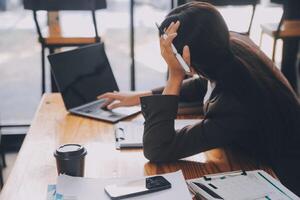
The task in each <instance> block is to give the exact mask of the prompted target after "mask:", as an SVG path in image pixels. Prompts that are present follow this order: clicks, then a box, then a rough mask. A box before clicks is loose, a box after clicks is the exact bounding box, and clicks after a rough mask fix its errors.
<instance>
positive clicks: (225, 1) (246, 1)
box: [178, 0, 259, 35]
mask: <svg viewBox="0 0 300 200" xmlns="http://www.w3.org/2000/svg"><path fill="white" fill-rule="evenodd" d="M190 1H191V0H178V5H181V4H183V3H186V2H190ZM201 1H202V2H207V3H211V4H213V5H214V6H252V13H251V19H250V22H249V26H248V30H247V31H246V32H242V33H241V34H245V35H249V34H250V31H251V27H252V24H253V19H254V15H255V10H256V6H257V4H258V2H259V0H201Z"/></svg>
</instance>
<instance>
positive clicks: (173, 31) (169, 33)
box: [160, 21, 190, 80]
mask: <svg viewBox="0 0 300 200" xmlns="http://www.w3.org/2000/svg"><path fill="white" fill-rule="evenodd" d="M179 26H180V22H179V21H177V22H176V23H174V22H172V23H171V24H170V25H169V27H168V28H167V30H166V31H165V33H166V37H165V38H164V37H163V36H162V37H161V38H160V50H161V55H162V57H163V58H164V60H165V61H166V63H167V65H168V69H169V77H170V78H172V79H177V80H183V79H184V77H185V75H186V72H185V71H184V69H183V67H182V66H181V64H180V63H179V62H178V60H177V58H176V56H175V54H174V53H173V51H172V46H171V45H172V43H173V40H174V39H175V38H176V36H177V30H178V28H179ZM182 57H183V59H184V60H185V62H186V63H187V64H188V66H190V51H189V48H188V46H184V48H183V55H182Z"/></svg>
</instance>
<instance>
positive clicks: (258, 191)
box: [187, 170, 300, 200]
mask: <svg viewBox="0 0 300 200" xmlns="http://www.w3.org/2000/svg"><path fill="white" fill-rule="evenodd" d="M187 183H188V186H189V188H190V190H191V191H193V192H194V193H196V194H197V196H199V197H201V198H202V199H208V200H216V199H225V200H227V199H228V200H299V199H300V198H299V197H297V196H296V195H295V194H293V193H292V192H291V191H289V190H288V189H287V188H286V187H284V186H283V185H282V184H281V183H280V182H279V181H277V180H275V179H274V178H273V177H271V176H270V175H269V174H267V173H266V172H264V171H262V170H254V171H247V172H234V173H226V174H216V175H211V176H206V177H203V178H198V179H192V180H188V181H187ZM199 199H200V198H199Z"/></svg>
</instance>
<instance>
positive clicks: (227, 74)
mask: <svg viewBox="0 0 300 200" xmlns="http://www.w3.org/2000/svg"><path fill="white" fill-rule="evenodd" d="M161 28H162V29H164V30H165V32H166V34H167V35H168V37H167V38H166V39H163V38H162V37H161V38H160V45H161V54H162V56H163V58H164V59H165V61H166V63H167V65H168V70H169V78H168V81H167V83H166V86H165V87H164V88H163V89H162V90H159V89H158V90H153V91H152V92H141V93H128V94H122V93H107V94H104V95H102V96H101V97H100V98H107V99H108V101H107V105H108V108H109V109H111V108H115V107H118V106H130V105H136V104H139V103H141V107H142V113H143V115H144V117H145V128H144V137H143V142H144V154H145V157H146V158H148V159H149V160H151V161H154V162H166V161H173V160H177V159H180V158H184V157H187V156H191V155H193V154H196V153H199V152H203V151H206V150H209V149H212V148H216V147H222V146H237V147H239V148H240V149H242V150H243V151H246V152H248V153H251V154H252V155H254V156H255V157H256V158H257V159H260V160H261V161H264V162H267V164H269V165H271V166H272V168H273V169H274V171H275V172H276V174H277V175H278V177H279V178H280V180H281V181H282V182H283V184H285V185H286V186H287V187H289V188H290V189H291V190H292V191H294V192H296V193H297V194H298V195H300V181H298V180H300V171H299V169H300V145H299V144H300V104H299V101H298V99H297V97H296V95H295V93H294V92H293V91H292V89H291V87H290V85H289V84H288V83H287V82H286V80H285V79H284V78H283V76H282V75H281V73H280V72H279V71H277V70H276V68H275V67H274V66H273V64H272V62H271V61H270V60H269V59H268V58H267V57H266V56H265V55H264V54H263V53H262V52H261V51H259V50H258V49H257V48H256V46H255V45H253V44H252V43H249V42H247V40H245V39H243V38H242V37H241V36H239V35H238V34H229V31H228V28H227V26H226V24H225V22H224V20H223V18H222V16H221V15H220V14H219V12H218V11H217V10H216V9H215V8H214V7H213V6H212V5H210V4H207V3H201V2H192V3H188V4H185V5H183V6H180V7H178V8H176V9H174V10H173V11H171V13H169V14H168V16H167V18H166V19H165V20H164V22H163V23H162V24H161ZM241 38H242V39H241ZM171 42H173V44H174V45H175V47H176V48H177V49H178V51H179V52H180V53H182V55H183V58H184V59H185V61H186V62H187V63H188V64H189V66H190V69H191V71H192V72H193V73H196V74H198V75H199V76H200V78H193V79H188V80H186V81H183V80H184V77H185V73H184V71H183V69H182V67H181V66H180V64H179V63H178V61H177V60H176V58H175V56H174V54H173V53H172V50H171ZM205 79H207V80H208V84H206V81H204V80H205ZM206 85H208V87H207V88H208V90H207V91H206ZM210 91H211V92H210ZM160 93H162V95H157V94H160ZM205 93H206V96H208V97H209V100H207V101H206V102H204V103H205V105H204V116H205V118H204V120H203V121H202V122H200V123H197V124H194V125H190V126H187V127H185V128H183V129H181V130H175V129H174V119H175V118H176V114H177V107H178V101H179V100H184V101H203V98H204V96H205ZM151 94H156V95H151Z"/></svg>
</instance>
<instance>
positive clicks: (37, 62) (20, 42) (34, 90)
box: [0, 0, 283, 181]
mask: <svg viewBox="0 0 300 200" xmlns="http://www.w3.org/2000/svg"><path fill="white" fill-rule="evenodd" d="M175 5H176V4H175ZM170 9H171V1H170V0H136V1H135V5H134V31H135V37H134V40H135V46H134V48H135V67H136V84H135V86H136V90H149V89H151V88H153V87H157V86H162V85H163V84H164V82H165V81H166V70H167V68H166V66H165V64H164V62H163V60H162V58H161V57H160V51H159V44H158V35H157V29H156V27H155V25H154V23H155V22H159V23H160V22H161V21H162V20H163V19H164V17H165V16H166V14H167V13H168V12H169V11H170ZM129 10H130V1H129V0H107V8H106V9H103V10H99V11H97V12H96V18H97V21H98V25H97V26H98V30H99V35H100V36H101V40H102V41H103V42H104V43H105V46H106V52H107V54H108V58H109V61H110V63H111V66H112V68H113V72H114V74H115V76H116V79H117V82H118V84H119V86H120V89H121V90H123V91H126V90H130V89H131V88H130V65H131V59H130V12H129ZM219 10H220V12H221V13H222V15H223V16H224V18H225V20H226V22H227V23H228V26H229V29H230V30H233V31H238V32H241V31H247V28H248V21H249V20H250V18H251V12H252V8H251V7H249V6H246V7H238V8H237V7H235V6H226V7H219ZM282 13H283V9H282V6H281V5H279V4H274V3H271V2H270V1H269V0H261V2H260V3H259V4H258V5H257V8H256V11H255V15H254V20H253V26H252V28H251V32H250V38H251V39H252V40H253V41H254V42H255V43H257V44H259V42H260V34H261V24H265V23H278V22H279V21H280V19H281V16H282ZM32 15H33V14H32V11H30V10H24V8H23V2H22V1H21V0H0V102H1V103H0V124H2V125H12V127H5V126H4V127H3V128H2V129H1V132H2V141H1V143H2V144H1V146H2V147H1V148H2V149H4V151H5V155H6V162H7V163H6V164H7V167H6V168H4V171H3V172H4V181H5V179H6V177H7V176H8V174H9V172H10V170H11V167H12V166H13V162H14V160H15V158H16V155H17V150H18V148H19V147H20V144H21V143H22V140H23V138H24V136H25V134H26V132H27V130H28V127H27V126H19V127H16V126H13V125H18V124H19V125H20V124H21V125H26V124H30V122H31V121H32V119H33V117H34V113H35V110H36V109H37V107H38V104H39V101H40V99H41V58H40V57H41V45H40V43H39V42H38V34H37V30H36V27H35V24H34V20H33V16H32ZM38 18H39V22H40V25H41V30H42V32H43V34H45V35H46V34H47V32H48V27H47V23H48V15H47V13H46V12H45V11H42V12H39V13H38ZM241 19H243V20H241ZM244 19H246V20H244ZM59 20H60V21H59V22H60V26H61V29H62V32H63V34H64V35H66V36H76V37H77V36H78V37H80V36H93V35H94V30H93V26H92V19H91V14H90V13H88V12H80V11H79V12H77V11H76V12H73V11H66V12H60V13H59ZM245 21H246V22H245ZM261 48H262V50H263V51H264V52H265V53H266V54H267V55H268V56H269V57H270V58H271V57H272V48H273V39H272V37H268V36H265V37H264V38H263V40H262V44H261ZM281 50H282V42H281V41H280V40H279V41H278V43H277V47H276V55H275V58H276V59H275V61H276V64H277V66H278V68H280V63H281V55H282V51H281ZM48 54H49V53H48V52H46V55H48ZM46 68H47V69H48V70H47V71H48V75H47V76H46V83H47V84H46V92H51V87H50V75H49V63H48V61H47V60H46Z"/></svg>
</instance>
